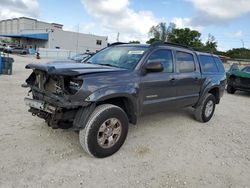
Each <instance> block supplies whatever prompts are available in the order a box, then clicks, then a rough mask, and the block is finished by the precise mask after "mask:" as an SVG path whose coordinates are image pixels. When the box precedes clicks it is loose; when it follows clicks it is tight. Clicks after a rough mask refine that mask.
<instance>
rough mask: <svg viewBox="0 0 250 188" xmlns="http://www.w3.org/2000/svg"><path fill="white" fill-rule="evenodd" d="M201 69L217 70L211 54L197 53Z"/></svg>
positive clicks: (205, 70)
mask: <svg viewBox="0 0 250 188" xmlns="http://www.w3.org/2000/svg"><path fill="white" fill-rule="evenodd" d="M199 59H200V65H201V71H202V72H213V73H215V72H219V70H218V67H217V65H216V63H215V60H214V58H213V56H211V55H199Z"/></svg>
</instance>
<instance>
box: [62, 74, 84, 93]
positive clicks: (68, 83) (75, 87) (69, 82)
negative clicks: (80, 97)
mask: <svg viewBox="0 0 250 188" xmlns="http://www.w3.org/2000/svg"><path fill="white" fill-rule="evenodd" d="M82 84H83V80H81V79H76V78H66V79H65V81H64V85H65V89H66V91H67V92H69V94H72V95H74V94H76V93H77V91H79V90H80V89H81V87H82Z"/></svg>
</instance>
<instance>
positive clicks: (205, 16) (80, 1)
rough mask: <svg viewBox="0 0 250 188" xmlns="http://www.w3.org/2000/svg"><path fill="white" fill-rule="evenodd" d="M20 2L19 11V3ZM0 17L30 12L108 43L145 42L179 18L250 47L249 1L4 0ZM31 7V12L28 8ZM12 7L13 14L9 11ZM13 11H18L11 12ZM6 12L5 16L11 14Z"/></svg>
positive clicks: (222, 41) (225, 44) (227, 42)
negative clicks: (150, 32)
mask: <svg viewBox="0 0 250 188" xmlns="http://www.w3.org/2000/svg"><path fill="white" fill-rule="evenodd" d="M17 2H19V3H21V4H23V5H24V6H20V5H19V9H18V8H17V7H15V5H17ZM0 3H1V5H2V7H1V10H0V16H1V17H2V18H10V17H15V16H31V17H35V18H37V19H39V20H44V21H48V22H56V23H61V24H63V25H64V29H65V30H72V31H77V30H78V26H79V30H80V32H85V33H92V34H98V35H105V36H108V37H109V41H110V42H113V41H115V40H116V37H117V33H118V32H119V33H120V40H124V41H128V40H141V41H144V42H145V41H146V40H147V38H148V35H147V32H148V30H149V28H150V27H151V26H152V25H155V24H157V23H159V22H162V21H163V22H166V23H169V22H175V23H176V25H177V27H191V28H193V29H197V30H199V31H200V32H201V33H202V39H203V40H204V41H205V40H206V38H207V36H208V34H209V33H211V34H212V35H214V36H215V38H216V40H217V41H218V47H219V49H220V50H227V49H229V48H236V47H242V46H243V43H244V46H245V47H248V48H249V47H250V1H249V0H238V1H236V0H210V1H208V0H155V1H152V0H71V1H69V0H60V1H58V0H57V1H56V0H0ZM25 9H27V10H25ZM8 11H9V13H8ZM13 11H15V13H13ZM6 12H7V13H8V14H7V13H6Z"/></svg>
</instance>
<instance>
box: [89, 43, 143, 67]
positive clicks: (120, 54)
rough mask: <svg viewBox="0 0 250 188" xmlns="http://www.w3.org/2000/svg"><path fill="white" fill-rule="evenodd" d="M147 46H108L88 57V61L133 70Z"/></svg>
mask: <svg viewBox="0 0 250 188" xmlns="http://www.w3.org/2000/svg"><path fill="white" fill-rule="evenodd" d="M146 50H147V47H141V46H140V47H137V46H114V47H109V48H106V49H104V50H102V51H100V52H99V53H97V54H95V55H94V56H93V57H91V58H90V59H88V63H91V64H98V65H106V66H112V67H118V68H124V69H129V70H132V69H134V68H135V66H136V65H137V63H138V62H139V61H140V59H141V57H142V55H143V53H144V52H145V51H146Z"/></svg>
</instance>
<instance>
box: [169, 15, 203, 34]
mask: <svg viewBox="0 0 250 188" xmlns="http://www.w3.org/2000/svg"><path fill="white" fill-rule="evenodd" d="M171 22H173V23H175V25H176V27H177V28H186V27H188V28H190V29H194V30H197V31H200V32H201V31H202V30H203V27H202V26H194V25H192V20H191V18H178V17H175V18H173V19H172V21H171Z"/></svg>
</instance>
